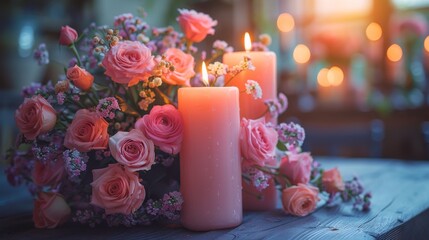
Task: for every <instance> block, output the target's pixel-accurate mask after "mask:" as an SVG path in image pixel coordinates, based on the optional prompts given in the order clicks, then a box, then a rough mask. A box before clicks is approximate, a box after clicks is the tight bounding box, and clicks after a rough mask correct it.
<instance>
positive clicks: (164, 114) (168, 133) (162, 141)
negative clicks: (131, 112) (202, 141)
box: [135, 105, 183, 154]
mask: <svg viewBox="0 0 429 240" xmlns="http://www.w3.org/2000/svg"><path fill="white" fill-rule="evenodd" d="M135 127H136V128H137V129H139V130H140V131H142V132H143V134H144V135H145V136H146V137H147V138H149V139H150V140H152V141H153V143H154V144H155V145H156V146H158V147H159V148H160V149H161V150H162V151H164V152H166V153H171V154H177V153H178V152H179V151H180V147H181V146H182V139H183V120H182V117H181V116H180V113H179V111H178V110H177V109H176V108H175V107H174V106H173V105H164V106H159V105H157V106H154V107H153V108H152V110H151V111H150V113H149V114H146V115H144V116H143V117H142V118H140V119H139V120H137V122H136V124H135Z"/></svg>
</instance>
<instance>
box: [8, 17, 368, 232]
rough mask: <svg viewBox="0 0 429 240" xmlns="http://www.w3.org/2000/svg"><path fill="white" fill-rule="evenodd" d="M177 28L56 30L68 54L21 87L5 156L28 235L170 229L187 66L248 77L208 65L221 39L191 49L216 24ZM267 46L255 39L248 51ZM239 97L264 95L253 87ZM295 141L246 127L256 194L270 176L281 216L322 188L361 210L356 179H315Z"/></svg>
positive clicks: (133, 22) (130, 22) (206, 21)
mask: <svg viewBox="0 0 429 240" xmlns="http://www.w3.org/2000/svg"><path fill="white" fill-rule="evenodd" d="M177 20H178V22H179V25H180V27H181V29H182V30H183V33H180V32H177V31H175V30H174V29H173V28H172V27H167V28H151V27H150V26H149V25H148V24H147V23H146V22H145V21H144V20H143V18H141V17H136V16H133V15H132V14H123V15H120V16H117V17H115V20H114V23H113V27H112V28H110V27H106V26H96V25H95V24H92V25H91V26H89V27H88V28H87V29H85V30H84V31H83V33H82V34H80V35H79V34H78V33H77V32H76V31H75V30H74V29H73V28H71V27H68V26H65V27H62V29H61V31H60V37H59V43H60V45H62V46H63V47H65V48H67V49H69V50H71V52H72V53H73V54H74V57H73V58H72V59H71V60H70V62H69V63H68V65H67V66H66V67H65V68H64V70H65V71H64V72H65V74H64V76H60V79H59V80H53V81H50V82H49V83H47V84H46V85H41V84H33V85H31V86H30V87H26V88H25V89H23V92H22V94H23V96H24V98H25V100H24V102H23V103H22V104H21V105H20V106H19V108H18V109H17V110H16V114H15V118H16V123H17V126H18V128H19V130H20V134H19V135H18V137H17V140H16V145H15V146H14V147H13V148H12V149H10V150H9V152H8V159H9V160H10V166H9V167H8V168H7V169H6V174H7V177H8V180H9V182H10V184H12V185H20V184H25V185H27V186H28V189H29V191H30V192H31V194H32V195H33V196H34V211H33V220H34V223H35V226H36V227H37V228H55V227H57V226H59V225H61V224H63V223H65V222H67V221H69V220H72V221H73V222H78V223H81V224H87V225H89V226H96V225H98V224H102V223H107V224H108V225H109V226H117V225H125V226H133V225H148V224H151V223H163V224H166V223H175V222H177V220H178V219H179V217H180V211H181V206H182V203H183V199H182V197H181V194H180V192H179V184H180V177H179V176H180V173H179V154H178V153H179V152H180V149H181V142H182V137H183V136H182V134H183V126H182V119H181V116H180V113H179V112H178V110H177V108H176V106H177V90H178V88H180V87H191V85H192V86H195V85H198V84H201V76H200V75H199V74H196V71H195V70H194V69H195V66H199V65H200V64H199V62H202V61H205V62H207V63H209V64H208V70H209V75H210V77H209V79H210V82H209V84H210V85H212V86H220V85H227V83H228V81H229V80H228V79H225V78H226V76H229V77H234V76H236V75H238V74H240V72H242V71H249V70H252V69H253V65H252V63H251V59H248V58H244V59H243V61H242V62H241V63H240V64H239V65H237V66H226V65H225V64H222V63H220V62H216V60H217V59H218V58H219V57H221V56H222V55H223V54H224V53H225V52H230V51H232V48H231V47H230V46H228V44H227V43H226V42H224V41H219V40H218V41H215V42H214V44H213V50H212V51H211V52H210V56H208V54H207V53H206V52H205V51H202V52H199V51H198V49H197V48H196V47H195V45H194V43H198V42H201V41H202V40H204V39H205V37H206V36H207V34H214V29H213V27H214V26H215V25H216V24H217V22H216V21H214V20H213V19H211V18H210V17H209V16H208V15H206V14H203V13H198V12H195V11H193V10H179V16H178V18H177ZM268 45H269V38H268V37H267V36H263V37H262V38H261V41H260V42H258V43H255V44H254V48H255V49H259V50H266V47H267V46H268ZM34 57H35V58H36V59H37V60H38V62H39V64H48V63H49V53H48V52H47V50H46V46H45V45H43V44H41V45H40V46H39V47H38V48H37V49H36V50H35V52H34ZM244 92H245V93H244ZM244 92H243V94H246V93H247V94H252V95H253V96H254V97H255V98H260V97H261V95H262V92H261V89H260V87H259V85H258V83H257V82H255V81H252V80H249V81H248V82H247V83H246V84H245V91H244ZM266 106H267V112H270V113H271V114H273V115H278V114H280V113H282V112H283V111H284V110H286V107H287V99H286V97H285V96H284V95H282V94H281V95H280V97H279V99H273V100H267V101H266ZM304 135H305V134H304V130H303V129H302V128H301V127H300V126H299V125H297V124H293V123H290V124H286V123H281V124H280V125H278V126H273V125H271V124H266V123H265V120H264V119H263V118H261V119H243V120H242V124H241V139H240V141H241V150H242V158H243V160H242V166H243V180H244V181H249V182H250V183H252V184H253V185H254V186H256V187H257V188H258V189H260V190H262V189H264V188H265V187H267V186H268V184H267V183H268V180H269V179H274V180H275V181H276V182H277V183H278V185H279V186H280V188H281V189H282V193H283V195H282V201H283V205H284V209H285V211H286V212H287V213H290V214H293V215H298V216H304V215H306V214H308V213H310V212H312V211H313V210H314V209H315V206H316V205H315V204H316V202H317V201H318V200H319V195H320V194H319V193H320V192H322V191H325V192H327V193H329V195H330V199H334V197H335V196H336V195H338V194H337V193H341V197H342V198H343V200H349V199H351V198H353V199H355V200H356V203H357V204H359V203H362V204H363V208H364V209H367V208H368V207H369V198H370V196H369V195H365V196H364V197H361V194H362V193H363V189H362V187H361V185H359V183H358V181H357V180H356V179H355V180H353V181H351V182H346V183H345V185H344V183H343V181H342V179H341V176H340V174H339V172H338V170H336V169H332V170H329V171H323V170H320V168H319V166H318V165H317V164H316V163H315V162H314V161H313V160H312V158H311V156H310V154H309V153H305V152H300V146H301V144H302V142H303V141H304ZM276 149H277V150H278V151H277V152H278V153H279V154H277V156H276ZM276 158H281V163H280V164H277V160H276Z"/></svg>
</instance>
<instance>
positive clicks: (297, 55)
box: [293, 44, 311, 63]
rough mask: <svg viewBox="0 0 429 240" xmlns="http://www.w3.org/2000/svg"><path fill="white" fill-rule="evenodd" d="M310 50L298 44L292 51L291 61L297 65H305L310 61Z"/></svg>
mask: <svg viewBox="0 0 429 240" xmlns="http://www.w3.org/2000/svg"><path fill="white" fill-rule="evenodd" d="M310 57H311V52H310V49H309V48H308V47H307V46H305V45H304V44H298V45H297V46H296V47H295V49H294V50H293V59H294V60H295V61H296V62H297V63H306V62H308V61H309V60H310Z"/></svg>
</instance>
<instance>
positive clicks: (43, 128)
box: [15, 95, 57, 140]
mask: <svg viewBox="0 0 429 240" xmlns="http://www.w3.org/2000/svg"><path fill="white" fill-rule="evenodd" d="M15 120H16V124H17V126H18V128H19V130H20V131H21V132H22V134H24V136H25V137H26V138H27V139H28V140H34V139H36V137H37V136H38V135H39V134H43V133H47V132H49V131H51V130H52V129H53V128H54V126H55V123H56V122H57V115H56V112H55V110H54V108H53V107H52V106H51V104H49V103H48V101H46V99H44V98H43V97H42V96H39V95H37V96H33V97H32V98H26V99H25V100H24V103H22V104H21V105H20V106H19V108H18V110H16V112H15Z"/></svg>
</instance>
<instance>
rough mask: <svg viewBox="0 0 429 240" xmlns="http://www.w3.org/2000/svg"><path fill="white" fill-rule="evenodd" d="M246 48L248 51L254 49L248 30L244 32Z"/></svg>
mask: <svg viewBox="0 0 429 240" xmlns="http://www.w3.org/2000/svg"><path fill="white" fill-rule="evenodd" d="M244 49H246V52H249V51H250V50H251V49H252V41H251V40H250V35H249V33H248V32H246V33H245V34H244Z"/></svg>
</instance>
